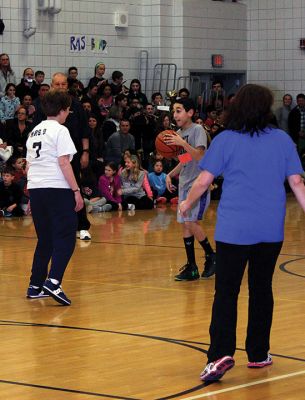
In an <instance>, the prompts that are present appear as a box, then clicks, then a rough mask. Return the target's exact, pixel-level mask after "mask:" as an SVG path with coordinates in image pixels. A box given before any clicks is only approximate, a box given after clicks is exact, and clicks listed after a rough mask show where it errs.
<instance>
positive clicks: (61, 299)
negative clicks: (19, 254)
mask: <svg viewBox="0 0 305 400" xmlns="http://www.w3.org/2000/svg"><path fill="white" fill-rule="evenodd" d="M43 290H44V292H46V293H49V295H50V296H51V297H53V299H54V300H56V301H57V302H58V303H60V304H62V305H63V306H69V305H70V304H71V300H70V299H68V297H67V296H66V295H65V294H64V292H63V290H62V288H61V286H60V285H55V284H54V283H52V282H51V280H50V279H47V280H46V281H45V283H44V284H43Z"/></svg>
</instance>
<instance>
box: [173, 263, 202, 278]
mask: <svg viewBox="0 0 305 400" xmlns="http://www.w3.org/2000/svg"><path fill="white" fill-rule="evenodd" d="M179 272H180V274H178V275H176V276H175V281H195V280H196V279H199V272H198V267H197V265H196V264H185V265H183V267H182V268H180V270H179Z"/></svg>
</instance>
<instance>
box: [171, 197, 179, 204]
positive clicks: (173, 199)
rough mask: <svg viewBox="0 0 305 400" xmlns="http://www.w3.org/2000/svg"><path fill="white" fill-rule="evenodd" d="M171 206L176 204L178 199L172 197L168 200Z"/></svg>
mask: <svg viewBox="0 0 305 400" xmlns="http://www.w3.org/2000/svg"><path fill="white" fill-rule="evenodd" d="M169 202H170V203H171V204H178V197H173V198H172V199H170V201H169Z"/></svg>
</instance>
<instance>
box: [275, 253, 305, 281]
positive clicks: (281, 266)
mask: <svg viewBox="0 0 305 400" xmlns="http://www.w3.org/2000/svg"><path fill="white" fill-rule="evenodd" d="M304 259H305V257H300V258H296V259H294V260H290V261H286V262H284V263H283V264H280V266H279V269H280V270H281V271H282V272H286V274H290V275H294V276H298V277H299V278H305V275H301V274H296V273H295V272H291V271H288V270H287V269H286V265H288V264H290V263H292V262H294V261H299V260H304Z"/></svg>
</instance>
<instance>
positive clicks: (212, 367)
mask: <svg viewBox="0 0 305 400" xmlns="http://www.w3.org/2000/svg"><path fill="white" fill-rule="evenodd" d="M234 364H235V362H234V359H233V357H231V356H224V357H222V358H220V359H219V360H216V361H214V362H211V363H209V364H207V365H206V367H205V369H204V370H203V371H202V372H201V374H200V379H201V380H202V381H204V382H209V381H218V380H219V379H221V378H222V377H223V375H224V374H225V373H226V372H227V371H229V369H231V368H233V367H234Z"/></svg>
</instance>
